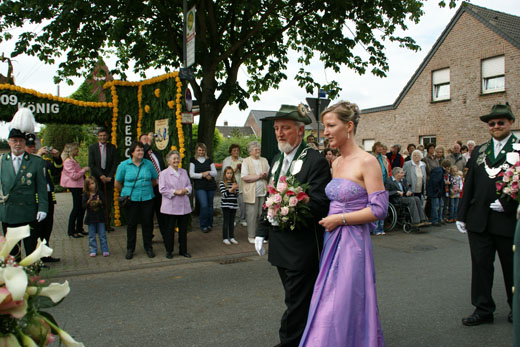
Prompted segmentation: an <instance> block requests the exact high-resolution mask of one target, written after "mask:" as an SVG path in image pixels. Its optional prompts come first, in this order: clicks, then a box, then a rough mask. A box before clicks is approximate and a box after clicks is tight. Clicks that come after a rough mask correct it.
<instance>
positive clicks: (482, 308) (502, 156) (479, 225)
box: [457, 104, 520, 326]
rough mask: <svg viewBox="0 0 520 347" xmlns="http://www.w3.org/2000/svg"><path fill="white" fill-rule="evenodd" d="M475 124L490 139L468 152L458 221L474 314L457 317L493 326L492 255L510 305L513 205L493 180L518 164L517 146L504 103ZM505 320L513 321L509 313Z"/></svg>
mask: <svg viewBox="0 0 520 347" xmlns="http://www.w3.org/2000/svg"><path fill="white" fill-rule="evenodd" d="M480 120H482V121H483V122H486V123H487V126H488V128H489V133H490V134H491V137H492V138H491V139H490V140H489V141H488V142H486V143H484V144H482V145H480V146H478V147H475V149H474V150H473V151H472V153H471V157H470V160H469V161H468V164H467V167H468V173H467V175H466V180H465V183H464V193H463V196H462V201H461V202H460V206H459V214H458V218H457V220H458V221H457V228H458V229H459V231H460V232H463V233H464V232H466V231H467V233H468V239H469V248H470V252H471V269H472V274H471V275H472V278H471V303H472V304H473V306H475V311H474V312H473V314H471V315H470V316H468V317H465V318H463V319H462V324H464V325H467V326H473V325H479V324H482V323H492V322H493V319H494V316H493V313H494V311H495V308H496V306H495V302H494V300H493V297H492V296H491V291H492V286H493V274H494V260H495V253H496V252H498V255H499V258H500V264H501V265H502V273H503V276H504V282H505V287H506V291H507V302H508V304H509V307H511V304H512V286H513V250H512V247H513V235H514V231H515V224H516V209H517V207H518V202H516V200H514V199H511V198H510V197H509V196H506V195H501V196H500V195H497V188H496V185H495V182H497V181H501V178H502V177H501V176H499V174H500V173H501V172H502V173H503V172H504V171H505V170H506V169H507V168H508V167H510V166H511V165H514V163H515V162H516V161H517V160H518V158H519V155H518V148H520V143H519V141H518V139H517V138H516V137H515V135H513V134H512V133H511V126H512V125H513V124H514V121H515V117H514V115H513V113H512V112H511V108H510V107H509V105H501V104H498V105H494V106H493V107H492V109H491V113H490V114H488V115H485V116H482V117H480ZM508 320H509V321H512V317H511V312H509V315H508Z"/></svg>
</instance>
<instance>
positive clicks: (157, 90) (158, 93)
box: [154, 88, 161, 98]
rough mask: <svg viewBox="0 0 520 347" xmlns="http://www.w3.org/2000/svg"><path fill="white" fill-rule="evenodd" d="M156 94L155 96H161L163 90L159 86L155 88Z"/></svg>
mask: <svg viewBox="0 0 520 347" xmlns="http://www.w3.org/2000/svg"><path fill="white" fill-rule="evenodd" d="M154 94H155V97H156V98H158V97H159V96H161V90H160V89H159V88H155V90H154Z"/></svg>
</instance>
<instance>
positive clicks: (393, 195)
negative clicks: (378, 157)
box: [385, 166, 429, 228]
mask: <svg viewBox="0 0 520 347" xmlns="http://www.w3.org/2000/svg"><path fill="white" fill-rule="evenodd" d="M385 189H386V190H387V191H388V197H389V199H390V202H391V203H393V204H394V205H395V204H403V205H405V206H407V207H408V210H409V211H410V215H411V217H412V227H415V228H417V227H421V226H424V225H428V224H429V223H428V222H427V220H426V214H425V213H424V209H423V207H422V201H421V199H420V198H419V197H418V196H414V195H413V192H412V191H411V190H409V188H408V183H407V182H406V178H404V171H403V169H402V168H400V167H399V166H398V167H394V168H393V169H392V176H390V177H388V178H387V179H386V182H385Z"/></svg>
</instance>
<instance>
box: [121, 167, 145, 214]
mask: <svg viewBox="0 0 520 347" xmlns="http://www.w3.org/2000/svg"><path fill="white" fill-rule="evenodd" d="M139 172H141V165H139V170H137V176H135V181H134V185H133V186H132V190H130V195H125V196H119V197H117V201H119V206H120V207H127V206H128V204H129V203H130V201H132V200H130V196H131V195H132V192H133V191H134V188H135V184H136V183H137V179H138V178H139Z"/></svg>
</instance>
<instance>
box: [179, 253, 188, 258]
mask: <svg viewBox="0 0 520 347" xmlns="http://www.w3.org/2000/svg"><path fill="white" fill-rule="evenodd" d="M179 255H182V256H183V257H186V258H191V254H189V253H188V252H186V253H179Z"/></svg>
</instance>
